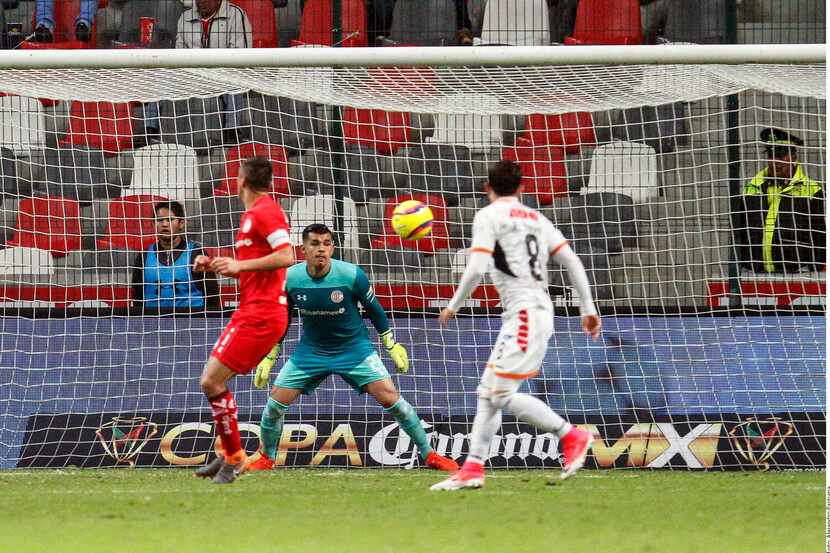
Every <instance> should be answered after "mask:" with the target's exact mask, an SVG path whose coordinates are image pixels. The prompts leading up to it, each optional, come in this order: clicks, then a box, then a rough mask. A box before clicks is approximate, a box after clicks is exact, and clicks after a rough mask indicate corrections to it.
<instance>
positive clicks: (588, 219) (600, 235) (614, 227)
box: [571, 192, 637, 254]
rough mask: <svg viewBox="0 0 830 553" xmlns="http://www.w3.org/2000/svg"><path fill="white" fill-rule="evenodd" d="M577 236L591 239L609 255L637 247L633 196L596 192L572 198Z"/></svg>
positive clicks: (572, 212)
mask: <svg viewBox="0 0 830 553" xmlns="http://www.w3.org/2000/svg"><path fill="white" fill-rule="evenodd" d="M571 217H572V219H571V226H572V228H573V234H574V236H573V237H574V238H584V239H587V240H589V241H590V242H591V244H593V246H595V247H596V248H601V249H602V250H605V251H606V252H608V253H609V254H619V253H622V251H623V249H625V248H626V247H636V246H637V226H636V221H635V215H634V203H633V202H632V200H631V198H630V197H629V196H626V195H624V194H615V193H610V192H594V193H589V194H585V195H582V196H575V197H573V198H571Z"/></svg>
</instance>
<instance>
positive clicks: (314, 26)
mask: <svg viewBox="0 0 830 553" xmlns="http://www.w3.org/2000/svg"><path fill="white" fill-rule="evenodd" d="M341 6H342V8H341V10H342V21H341V28H342V29H343V41H342V43H341V44H339V46H342V47H344V48H349V47H354V46H367V45H368V42H367V39H366V7H365V6H364V3H363V0H342V2H341ZM331 11H332V9H331V0H306V3H305V7H304V8H303V15H302V19H301V20H300V37H299V39H298V40H292V41H291V46H302V45H306V44H309V45H320V46H332V45H333V44H332V40H331V30H332V28H333V27H334V24H333V23H332V20H331V19H332V18H331Z"/></svg>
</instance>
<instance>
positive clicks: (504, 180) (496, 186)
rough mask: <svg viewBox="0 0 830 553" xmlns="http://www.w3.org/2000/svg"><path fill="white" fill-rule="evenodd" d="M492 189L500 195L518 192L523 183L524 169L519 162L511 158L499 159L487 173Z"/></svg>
mask: <svg viewBox="0 0 830 553" xmlns="http://www.w3.org/2000/svg"><path fill="white" fill-rule="evenodd" d="M487 181H488V183H489V184H490V189H491V190H492V191H493V192H495V193H496V195H498V196H510V195H512V194H515V193H516V190H518V189H519V185H520V184H521V183H522V169H521V168H520V167H519V164H518V163H516V162H515V161H511V160H509V159H503V160H501V161H497V162H496V163H494V164H493V165H492V166H491V167H490V171H489V172H488V174H487Z"/></svg>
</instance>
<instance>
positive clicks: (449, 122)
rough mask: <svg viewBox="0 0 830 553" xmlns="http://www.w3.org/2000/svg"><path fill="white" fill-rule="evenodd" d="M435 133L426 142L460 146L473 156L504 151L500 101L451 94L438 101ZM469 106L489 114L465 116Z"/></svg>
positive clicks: (490, 98) (492, 98)
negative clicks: (466, 148) (472, 153)
mask: <svg viewBox="0 0 830 553" xmlns="http://www.w3.org/2000/svg"><path fill="white" fill-rule="evenodd" d="M436 104H437V108H438V109H437V110H436V115H435V132H434V134H433V135H432V136H431V137H429V138H427V139H426V141H427V142H433V143H439V144H458V145H462V146H466V147H468V148H470V150H471V151H472V152H477V153H485V152H488V151H489V150H490V149H492V148H499V147H501V142H502V132H503V130H502V121H501V115H499V113H500V112H501V111H502V108H501V104H500V102H499V99H498V97H496V96H493V95H490V94H468V93H462V94H450V95H447V96H443V97H441V98H439V99H437V100H436ZM470 106H476V107H477V108H478V109H481V110H486V111H487V112H488V114H487V115H485V114H481V113H469V112H467V113H465V111H469V109H470Z"/></svg>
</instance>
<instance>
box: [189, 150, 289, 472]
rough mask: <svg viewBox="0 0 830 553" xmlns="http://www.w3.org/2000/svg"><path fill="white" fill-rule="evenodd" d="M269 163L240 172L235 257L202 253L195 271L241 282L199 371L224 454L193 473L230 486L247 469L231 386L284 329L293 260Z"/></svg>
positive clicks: (251, 162)
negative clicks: (240, 209) (233, 308)
mask: <svg viewBox="0 0 830 553" xmlns="http://www.w3.org/2000/svg"><path fill="white" fill-rule="evenodd" d="M272 178H273V175H272V169H271V162H270V161H269V160H268V159H266V158H263V157H252V158H250V159H247V160H245V161H244V162H242V167H241V169H240V171H239V180H238V186H239V197H240V199H241V200H242V203H243V204H244V205H245V213H243V214H242V218H241V220H240V226H239V232H238V233H237V236H236V259H233V258H230V257H216V258H214V259H210V258H208V257H206V256H199V257H197V258H196V260H195V265H196V267H195V268H196V270H201V271H205V270H210V271H213V272H215V273H218V274H220V275H222V276H225V277H232V278H238V279H239V291H240V301H239V307H238V308H237V310H236V312H235V313H234V314H233V317H232V318H231V320H230V322H229V323H228V325H227V326H226V327H225V330H224V331H223V332H222V334H221V336H219V340H217V342H216V345H215V346H214V348H213V352H212V353H211V356H210V358H209V359H208V361H207V363H206V364H205V368H204V370H203V371H202V377H201V380H200V384H201V387H202V391H203V392H204V394H205V396H206V397H207V398H208V401H209V402H210V408H211V411H212V412H213V420H214V421H215V423H216V432H217V434H218V435H219V438H220V440H221V442H222V450H223V455H221V456H219V457H217V458H216V459H214V460H213V461H212V462H211V463H209V464H208V465H206V466H204V467H201V468H200V469H198V470H197V471H196V475H197V476H201V477H204V478H213V482H215V483H217V484H229V483H231V482H233V481H234V480H235V479H236V477H237V476H238V475H239V474H240V473H241V472H242V471H243V470H244V467H245V462H246V461H247V456H246V454H245V450H244V449H242V444H241V440H240V437H239V428H238V423H237V406H236V400H235V399H234V397H233V394H232V393H231V392H230V390H228V386H227V383H228V381H229V380H230V379H231V378H232V377H234V376H236V375H237V374H247V373H249V372H250V371H251V370H252V369H253V368H254V367H256V365H257V363H259V361H260V359H262V358H263V357H265V356H266V355H267V354H268V352H269V351H271V347H272V346H273V345H274V343H275V342H277V341H279V340H280V339H281V338H282V337H283V335H284V334H285V331H286V329H287V328H288V302H287V300H286V297H285V274H286V268H287V267H289V266H291V265H292V264H293V263H294V249H293V248H292V247H291V242H290V240H289V238H288V222H287V220H286V217H285V213H283V210H282V208H281V207H280V205H279V204H278V203H277V202H275V201H274V199H273V198H272V197H271V194H270V192H271V187H272V183H271V180H272Z"/></svg>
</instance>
